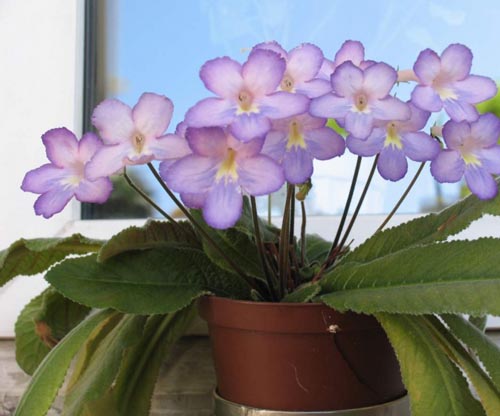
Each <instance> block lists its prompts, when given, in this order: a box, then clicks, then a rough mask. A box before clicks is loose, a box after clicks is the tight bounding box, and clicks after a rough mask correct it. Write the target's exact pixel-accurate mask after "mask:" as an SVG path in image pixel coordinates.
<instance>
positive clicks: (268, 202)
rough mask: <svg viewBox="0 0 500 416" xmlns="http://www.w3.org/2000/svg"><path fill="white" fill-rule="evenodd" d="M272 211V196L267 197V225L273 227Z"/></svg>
mask: <svg viewBox="0 0 500 416" xmlns="http://www.w3.org/2000/svg"><path fill="white" fill-rule="evenodd" d="M271 209H272V200H271V194H269V195H268V196H267V223H268V224H269V225H271Z"/></svg>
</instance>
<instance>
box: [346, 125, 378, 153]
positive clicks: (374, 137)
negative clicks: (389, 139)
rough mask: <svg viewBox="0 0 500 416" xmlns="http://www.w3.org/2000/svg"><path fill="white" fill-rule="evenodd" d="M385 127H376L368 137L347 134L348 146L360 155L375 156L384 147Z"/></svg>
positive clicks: (352, 151)
mask: <svg viewBox="0 0 500 416" xmlns="http://www.w3.org/2000/svg"><path fill="white" fill-rule="evenodd" d="M386 135H387V133H386V130H385V128H375V129H373V131H372V132H371V134H370V135H369V136H368V137H367V138H366V139H358V138H356V137H354V136H352V135H349V136H347V147H348V148H349V150H350V151H351V153H354V154H355V155H358V156H374V155H376V154H377V153H379V152H380V151H381V150H382V148H383V147H384V142H385V138H386Z"/></svg>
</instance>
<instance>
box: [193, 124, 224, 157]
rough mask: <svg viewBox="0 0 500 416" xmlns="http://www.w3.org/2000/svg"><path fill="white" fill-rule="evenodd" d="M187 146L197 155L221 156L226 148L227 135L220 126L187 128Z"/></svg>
mask: <svg viewBox="0 0 500 416" xmlns="http://www.w3.org/2000/svg"><path fill="white" fill-rule="evenodd" d="M186 138H187V142H188V143H189V148H190V149H191V150H192V151H193V152H194V153H196V154H197V155H199V156H206V157H219V158H223V157H224V155H225V154H226V150H227V136H226V132H225V131H224V129H222V128H221V127H202V128H198V129H196V128H192V127H190V128H188V129H187V131H186Z"/></svg>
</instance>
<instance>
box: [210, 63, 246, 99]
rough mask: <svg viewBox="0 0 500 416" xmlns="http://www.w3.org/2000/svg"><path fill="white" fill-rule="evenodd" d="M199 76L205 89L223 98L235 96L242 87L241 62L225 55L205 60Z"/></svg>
mask: <svg viewBox="0 0 500 416" xmlns="http://www.w3.org/2000/svg"><path fill="white" fill-rule="evenodd" d="M200 78H201V80H202V81H203V83H204V84H205V87H207V89H209V90H210V91H212V92H213V93H214V94H217V95H219V96H221V97H223V98H232V97H236V96H237V95H238V92H239V91H240V90H241V88H242V87H243V77H242V76H241V64H240V63H239V62H236V61H234V60H233V59H231V58H229V57H227V56H224V57H222V58H215V59H212V60H211V61H207V62H206V63H205V64H204V65H203V66H202V67H201V70H200Z"/></svg>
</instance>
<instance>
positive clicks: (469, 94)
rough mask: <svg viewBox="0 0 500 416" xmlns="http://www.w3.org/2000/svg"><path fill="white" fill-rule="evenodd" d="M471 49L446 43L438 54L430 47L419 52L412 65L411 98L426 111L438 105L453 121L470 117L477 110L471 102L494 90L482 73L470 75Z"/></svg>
mask: <svg viewBox="0 0 500 416" xmlns="http://www.w3.org/2000/svg"><path fill="white" fill-rule="evenodd" d="M471 65H472V52H471V51H470V49H469V48H467V47H466V46H464V45H460V44H453V45H450V46H448V47H447V48H446V49H445V50H444V51H443V53H442V54H441V57H439V56H438V55H437V54H436V52H434V51H433V50H430V49H425V50H424V51H422V52H420V55H419V56H418V58H417V61H416V62H415V65H414V66H413V70H414V72H415V75H416V77H417V78H418V82H419V84H420V85H418V86H416V87H415V89H414V90H413V92H412V95H411V100H412V102H413V103H414V104H415V105H417V106H418V107H420V108H422V109H423V110H427V111H440V110H441V109H442V108H444V109H445V111H446V112H447V113H448V115H449V116H450V117H451V119H452V120H454V121H461V120H467V121H474V120H476V119H477V118H478V112H477V110H476V108H475V107H474V105H473V104H477V103H479V102H481V101H484V100H487V99H489V98H491V97H493V96H494V95H495V94H496V91H497V87H496V85H495V83H494V82H493V81H492V80H491V79H489V78H486V77H482V76H478V75H470V69H471Z"/></svg>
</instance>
